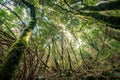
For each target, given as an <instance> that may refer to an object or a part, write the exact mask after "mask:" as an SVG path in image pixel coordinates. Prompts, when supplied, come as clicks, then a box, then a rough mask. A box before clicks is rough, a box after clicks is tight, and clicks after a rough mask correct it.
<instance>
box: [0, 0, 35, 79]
mask: <svg viewBox="0 0 120 80" xmlns="http://www.w3.org/2000/svg"><path fill="white" fill-rule="evenodd" d="M21 1H22V3H23V4H25V5H26V6H27V7H28V8H29V9H30V17H31V21H30V22H29V26H28V27H27V28H26V29H24V31H23V33H22V34H21V36H20V37H19V39H18V40H17V41H16V42H15V43H14V44H13V45H12V46H11V47H10V49H9V53H8V55H7V57H6V59H5V62H4V63H3V64H2V65H1V66H0V80H11V79H12V77H13V76H14V74H15V70H16V68H17V66H18V65H19V63H20V61H21V59H22V56H23V54H24V52H25V50H26V48H27V44H28V41H29V38H30V36H31V34H32V31H33V29H34V27H35V25H36V14H35V8H34V6H33V5H31V4H30V3H28V2H26V1H25V0H21Z"/></svg>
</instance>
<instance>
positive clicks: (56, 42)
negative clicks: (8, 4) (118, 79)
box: [0, 0, 120, 80]
mask: <svg viewBox="0 0 120 80" xmlns="http://www.w3.org/2000/svg"><path fill="white" fill-rule="evenodd" d="M26 1H28V2H29V3H30V4H32V5H34V6H35V10H36V19H37V25H36V27H35V29H34V30H33V33H32V29H33V28H34V27H32V26H35V23H36V22H34V20H32V21H31V22H30V24H29V23H28V22H29V21H30V13H29V12H30V10H29V9H28V8H27V7H26V6H25V5H24V6H22V5H23V4H22V5H19V4H18V3H16V2H15V3H16V4H13V6H14V9H12V10H13V11H14V12H16V13H17V14H18V15H19V16H20V18H21V19H22V20H23V21H25V23H26V26H29V27H28V28H25V29H24V26H21V25H19V19H18V18H17V17H16V15H14V14H13V13H12V12H10V10H8V9H7V8H4V9H1V10H0V28H1V29H0V30H1V32H0V53H1V54H0V56H1V55H2V56H1V57H0V61H2V62H1V63H4V62H5V63H4V64H2V66H1V69H0V70H2V71H0V72H2V73H4V74H8V75H9V78H10V77H11V76H12V73H14V71H15V69H17V70H16V75H15V77H13V78H14V79H15V80H16V79H18V80H19V79H20V80H34V79H35V78H36V77H39V76H47V77H45V78H48V79H49V78H50V79H54V78H55V79H59V78H60V80H64V78H65V79H72V80H75V79H88V80H91V79H94V80H96V79H98V80H99V79H106V77H107V78H108V79H109V75H111V73H115V74H116V75H117V73H118V72H117V71H115V70H114V68H113V67H115V68H118V66H119V65H118V63H114V65H112V63H113V62H112V61H110V59H109V57H110V56H111V55H112V56H113V54H115V53H117V52H118V53H119V48H120V42H119V29H120V28H119V26H120V24H119V19H120V18H119V17H120V16H119V14H120V10H117V9H119V6H117V9H115V10H114V7H112V9H110V8H108V7H107V9H109V10H105V8H102V9H100V8H98V7H96V6H94V5H95V4H96V3H97V2H99V1H98V0H94V1H93V0H83V3H84V4H85V5H84V4H78V3H77V2H79V1H80V0H66V1H67V3H68V4H69V5H68V4H66V3H65V2H64V0H62V1H61V0H26ZM18 2H19V1H18ZM16 5H19V6H16ZM96 8H97V9H96ZM25 14H27V15H26V16H25ZM106 27H111V30H110V31H107V28H106ZM11 28H18V30H23V29H24V32H23V33H22V32H21V31H20V32H21V34H22V35H21V37H20V38H19V40H17V42H16V43H14V44H13V46H12V47H10V46H11V44H12V43H13V42H15V39H14V38H13V36H14V35H13V34H12V33H13V32H12V31H11ZM113 28H115V29H118V31H117V30H114V29H113ZM31 34H32V35H31ZM30 35H31V36H30ZM8 36H9V37H8ZM29 38H30V39H29ZM116 38H117V39H116ZM29 40H30V42H28V41H29ZM117 40H118V41H117ZM27 44H29V45H28V46H27ZM9 48H10V51H9V53H10V54H6V53H7V51H6V50H8V49H9ZM25 49H26V51H25ZM14 51H15V52H14ZM24 52H25V54H24V57H23V59H22V61H21V58H22V56H23V53H24ZM13 53H15V54H13ZM4 55H8V56H7V57H6V58H5V57H4ZM117 56H118V55H117ZM115 58H117V57H116V56H115ZM9 61H11V63H10V62H9ZM20 61H21V62H20ZM8 62H9V63H8ZM114 62H115V61H114ZM116 62H117V61H116ZM19 63H20V66H19V67H17V65H18V64H19ZM5 65H7V66H9V68H7V66H5ZM11 65H14V66H11ZM10 68H11V69H10ZM6 70H7V72H6ZM118 70H119V69H118ZM4 71H5V72H4ZM9 72H10V73H9ZM2 73H0V75H2ZM52 73H54V74H52ZM96 73H98V74H96ZM51 74H52V76H54V77H51ZM49 75H50V77H49ZM103 76H106V77H103ZM117 76H118V75H117ZM2 77H6V75H2ZM6 78H7V77H6ZM45 78H44V77H43V79H45ZM61 78H62V79H61ZM6 80H7V79H6ZM8 80H9V79H8Z"/></svg>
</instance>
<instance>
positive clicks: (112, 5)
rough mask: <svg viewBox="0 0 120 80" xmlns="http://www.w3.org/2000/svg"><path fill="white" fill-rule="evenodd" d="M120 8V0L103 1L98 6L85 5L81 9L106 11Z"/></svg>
mask: <svg viewBox="0 0 120 80" xmlns="http://www.w3.org/2000/svg"><path fill="white" fill-rule="evenodd" d="M119 9H120V0H116V1H110V2H105V3H101V4H99V5H96V6H87V5H86V6H85V7H83V8H81V9H80V10H90V11H105V10H119Z"/></svg>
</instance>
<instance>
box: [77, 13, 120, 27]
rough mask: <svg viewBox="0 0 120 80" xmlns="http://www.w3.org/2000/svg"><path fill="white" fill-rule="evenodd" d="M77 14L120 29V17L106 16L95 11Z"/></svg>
mask: <svg viewBox="0 0 120 80" xmlns="http://www.w3.org/2000/svg"><path fill="white" fill-rule="evenodd" d="M79 15H83V16H87V17H91V18H94V19H95V20H97V21H100V22H103V23H106V24H108V25H110V27H111V28H115V29H120V17H117V16H106V15H102V14H99V13H96V12H88V13H86V12H80V13H79Z"/></svg>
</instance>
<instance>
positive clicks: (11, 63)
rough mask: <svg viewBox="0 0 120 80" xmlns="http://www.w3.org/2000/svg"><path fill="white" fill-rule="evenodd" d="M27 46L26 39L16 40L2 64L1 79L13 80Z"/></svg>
mask: <svg viewBox="0 0 120 80" xmlns="http://www.w3.org/2000/svg"><path fill="white" fill-rule="evenodd" d="M26 47H27V42H26V41H25V40H23V39H22V40H18V41H16V42H15V43H14V44H13V45H12V47H11V48H10V50H9V54H8V55H7V57H6V59H5V60H6V61H5V63H3V64H2V65H1V66H0V78H1V80H11V78H12V76H14V75H13V74H14V73H15V70H16V68H17V66H18V64H19V63H20V60H21V58H22V55H23V54H24V52H25V49H26Z"/></svg>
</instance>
